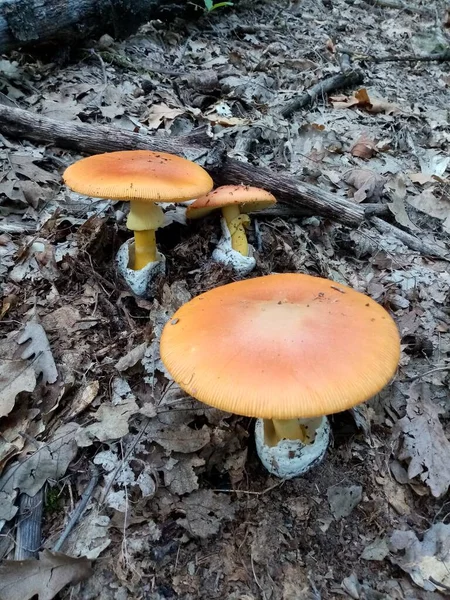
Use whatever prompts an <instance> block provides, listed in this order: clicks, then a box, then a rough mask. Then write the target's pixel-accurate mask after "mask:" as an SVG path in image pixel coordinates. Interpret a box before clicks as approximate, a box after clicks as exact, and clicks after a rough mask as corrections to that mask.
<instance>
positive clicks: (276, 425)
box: [264, 419, 310, 446]
mask: <svg viewBox="0 0 450 600" xmlns="http://www.w3.org/2000/svg"><path fill="white" fill-rule="evenodd" d="M264 438H265V442H266V444H267V445H268V446H276V445H277V444H278V442H281V440H299V441H300V442H302V444H308V443H309V441H310V440H309V436H308V434H307V431H306V428H305V426H304V425H302V424H301V423H300V421H299V420H298V419H286V420H285V419H264Z"/></svg>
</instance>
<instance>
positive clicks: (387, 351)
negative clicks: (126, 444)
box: [161, 274, 400, 479]
mask: <svg viewBox="0 0 450 600" xmlns="http://www.w3.org/2000/svg"><path fill="white" fill-rule="evenodd" d="M399 357H400V338H399V334H398V331H397V327H396V325H395V323H394V321H393V319H392V318H391V317H390V315H389V314H388V313H387V312H386V311H385V309H384V308H382V307H381V306H380V305H379V304H377V303H376V302H375V301H374V300H372V299H371V298H369V297H367V296H365V295H364V294H361V293H359V292H356V291H355V290H353V289H351V288H349V287H347V286H344V285H341V284H338V283H335V282H333V281H330V280H328V279H322V278H319V277H312V276H310V275H302V274H277V275H267V276H265V277H257V278H254V279H249V280H245V281H238V282H235V283H231V284H228V285H225V286H221V287H218V288H215V289H213V290H210V291H208V292H205V293H204V294H201V295H200V296H197V297H196V298H194V299H192V300H191V301H189V302H188V303H186V304H184V305H183V306H182V307H181V308H180V309H179V310H178V311H177V312H176V313H175V315H174V317H173V319H172V320H170V321H169V322H168V323H167V324H166V326H165V328H164V330H163V333H162V337H161V358H162V360H163V363H164V365H165V366H166V368H167V370H168V372H169V373H170V375H171V376H172V377H173V379H174V380H175V381H176V382H177V383H178V384H179V385H180V387H181V388H183V390H185V391H186V392H187V393H188V394H190V395H191V396H193V397H194V398H197V399H198V400H201V401H202V402H204V403H205V404H209V405H210V406H214V407H216V408H219V409H222V410H225V411H228V412H232V413H236V414H239V415H245V416H249V417H258V420H257V423H256V428H255V437H256V448H257V451H258V454H259V457H260V459H261V461H262V462H263V464H264V466H265V467H266V468H267V469H268V471H270V472H271V473H272V474H274V475H277V476H279V477H283V478H287V479H289V478H291V477H296V476H298V475H301V474H303V473H305V472H306V471H308V470H309V469H310V468H311V467H312V466H314V465H315V464H317V463H318V462H320V460H321V459H322V458H323V456H324V454H325V452H326V449H327V446H328V441H329V424H328V420H327V418H326V415H329V414H332V413H336V412H340V411H343V410H346V409H349V408H351V407H353V406H355V405H357V404H360V403H362V402H364V401H365V400H368V399H369V398H371V397H372V396H374V395H375V394H376V393H378V392H379V391H380V390H381V389H382V388H383V387H384V386H385V385H386V384H387V383H389V381H390V380H391V378H392V377H393V375H394V374H395V371H396V369H397V365H398V361H399Z"/></svg>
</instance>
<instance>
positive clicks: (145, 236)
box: [132, 229, 157, 271]
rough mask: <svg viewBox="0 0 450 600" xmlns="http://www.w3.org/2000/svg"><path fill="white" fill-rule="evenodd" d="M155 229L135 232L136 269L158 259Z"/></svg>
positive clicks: (134, 267) (134, 266) (133, 266)
mask: <svg viewBox="0 0 450 600" xmlns="http://www.w3.org/2000/svg"><path fill="white" fill-rule="evenodd" d="M155 233H156V232H155V230H154V229H147V230H146V231H135V232H134V265H132V268H133V269H134V270H135V271H139V270H140V269H143V268H144V267H145V266H146V265H148V263H151V262H155V261H156V260H157V252H156V235H155Z"/></svg>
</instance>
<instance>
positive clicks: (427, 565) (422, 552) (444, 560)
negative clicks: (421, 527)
mask: <svg viewBox="0 0 450 600" xmlns="http://www.w3.org/2000/svg"><path fill="white" fill-rule="evenodd" d="M389 545H390V549H391V551H393V552H398V551H401V554H399V555H397V556H391V561H392V562H393V563H394V564H396V565H398V566H399V567H400V568H401V569H403V571H405V572H406V573H409V575H410V576H411V579H412V580H413V581H414V583H415V584H416V585H418V586H419V587H421V588H423V589H425V590H427V591H429V592H434V591H436V590H437V591H441V592H444V593H447V594H448V589H449V586H450V525H445V524H444V523H435V524H434V525H432V526H431V527H430V529H428V530H427V531H425V534H424V536H423V540H422V541H419V540H418V539H417V537H416V534H415V533H414V532H413V531H398V530H397V531H394V533H393V534H392V535H391V538H390V540H389ZM439 584H442V587H441V586H440V585H439Z"/></svg>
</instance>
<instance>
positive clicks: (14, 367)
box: [0, 339, 36, 417]
mask: <svg viewBox="0 0 450 600" xmlns="http://www.w3.org/2000/svg"><path fill="white" fill-rule="evenodd" d="M14 345H15V342H14V341H13V340H11V339H7V340H3V341H2V342H1V344H0V356H12V355H13V353H14V352H13V350H14ZM35 387H36V375H35V372H34V369H33V367H32V365H30V364H29V363H28V361H26V360H21V359H18V360H13V359H12V358H11V359H4V358H2V359H1V360H0V417H5V416H6V415H9V413H10V412H11V410H12V409H13V407H14V403H15V400H16V396H17V394H20V392H32V391H33V390H34V388H35Z"/></svg>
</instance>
